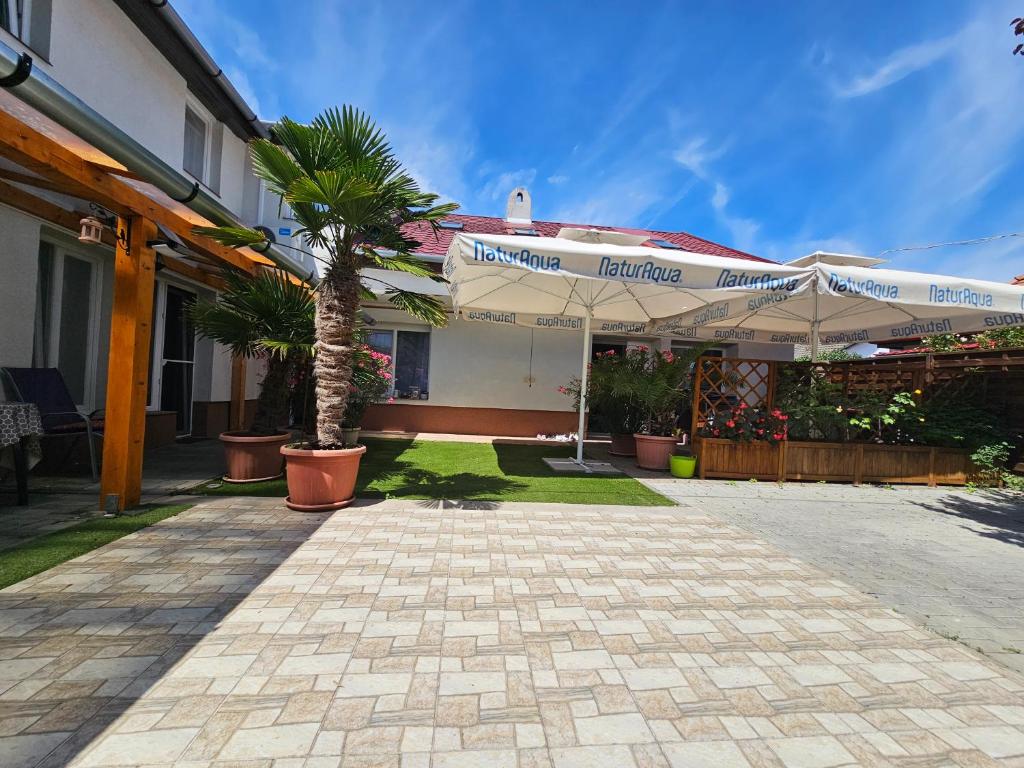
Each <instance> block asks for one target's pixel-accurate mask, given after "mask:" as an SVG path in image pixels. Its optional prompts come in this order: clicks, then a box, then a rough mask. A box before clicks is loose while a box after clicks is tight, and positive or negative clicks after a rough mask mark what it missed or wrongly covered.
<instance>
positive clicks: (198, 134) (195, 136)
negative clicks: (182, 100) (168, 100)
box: [182, 107, 206, 182]
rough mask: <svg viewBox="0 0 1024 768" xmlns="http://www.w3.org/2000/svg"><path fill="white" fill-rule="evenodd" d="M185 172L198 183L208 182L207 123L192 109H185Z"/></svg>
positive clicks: (183, 163) (183, 162)
mask: <svg viewBox="0 0 1024 768" xmlns="http://www.w3.org/2000/svg"><path fill="white" fill-rule="evenodd" d="M182 167H183V168H184V169H185V171H186V172H187V173H188V174H189V175H191V176H192V177H193V178H195V179H196V180H197V181H202V182H205V181H206V122H205V121H204V120H203V118H201V117H200V116H199V115H197V114H196V113H195V112H194V111H193V110H192V108H191V107H185V157H184V160H183V161H182Z"/></svg>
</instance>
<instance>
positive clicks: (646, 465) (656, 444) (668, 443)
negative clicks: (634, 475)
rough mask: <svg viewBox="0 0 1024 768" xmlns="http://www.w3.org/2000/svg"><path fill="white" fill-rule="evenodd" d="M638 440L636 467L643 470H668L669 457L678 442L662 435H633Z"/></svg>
mask: <svg viewBox="0 0 1024 768" xmlns="http://www.w3.org/2000/svg"><path fill="white" fill-rule="evenodd" d="M633 437H635V438H636V465H637V466H638V467H640V468H641V469H659V470H661V471H665V470H667V469H668V457H669V456H671V455H672V452H673V451H674V450H675V449H676V443H677V442H678V440H676V438H674V437H661V436H660V435H633Z"/></svg>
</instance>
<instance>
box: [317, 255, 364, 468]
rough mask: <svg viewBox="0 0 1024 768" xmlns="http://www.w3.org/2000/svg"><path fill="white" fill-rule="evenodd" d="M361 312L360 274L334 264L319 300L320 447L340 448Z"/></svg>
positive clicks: (318, 297) (322, 282) (318, 417)
mask: <svg viewBox="0 0 1024 768" xmlns="http://www.w3.org/2000/svg"><path fill="white" fill-rule="evenodd" d="M358 311H359V274H358V273H357V272H356V271H355V270H354V269H348V268H345V267H342V266H341V265H335V266H333V267H332V268H331V269H330V270H329V271H328V272H327V274H326V275H324V278H323V280H322V281H321V282H320V286H319V288H318V290H317V299H316V357H315V358H314V364H313V370H314V374H315V376H316V439H317V443H318V444H319V447H320V448H341V447H342V446H343V445H344V440H343V439H342V435H341V420H342V418H343V417H344V415H345V405H346V403H347V402H348V394H349V386H350V382H351V381H352V344H353V337H354V334H355V327H356V314H357V312H358Z"/></svg>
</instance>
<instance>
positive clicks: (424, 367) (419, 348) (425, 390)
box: [366, 330, 430, 400]
mask: <svg viewBox="0 0 1024 768" xmlns="http://www.w3.org/2000/svg"><path fill="white" fill-rule="evenodd" d="M366 344H367V346H369V347H370V349H373V350H375V351H377V352H382V353H384V354H385V355H391V364H392V366H393V368H394V376H395V378H394V382H395V397H398V398H403V399H416V400H425V399H426V397H427V396H428V395H429V393H430V332H429V331H390V330H375V331H370V332H369V333H367V334H366Z"/></svg>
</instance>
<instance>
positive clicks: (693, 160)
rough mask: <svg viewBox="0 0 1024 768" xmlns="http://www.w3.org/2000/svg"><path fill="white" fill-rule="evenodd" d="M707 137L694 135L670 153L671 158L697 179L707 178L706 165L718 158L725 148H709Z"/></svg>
mask: <svg viewBox="0 0 1024 768" xmlns="http://www.w3.org/2000/svg"><path fill="white" fill-rule="evenodd" d="M707 143H708V142H707V139H706V138H704V137H703V136H696V137H694V138H692V139H690V140H689V141H687V142H686V143H685V144H684V145H683V146H681V147H680V148H679V149H677V150H676V151H675V152H673V153H672V159H673V160H675V161H676V162H677V163H679V165H681V166H683V168H685V169H686V170H688V171H689V172H690V173H692V174H693V175H694V176H696V177H697V178H698V179H705V180H706V179H707V178H708V165H709V164H710V163H712V162H714V161H715V160H717V159H718V158H720V157H721V156H722V155H723V154H724V153H725V150H724V148H723V147H718V148H717V149H709V148H708V146H707Z"/></svg>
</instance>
